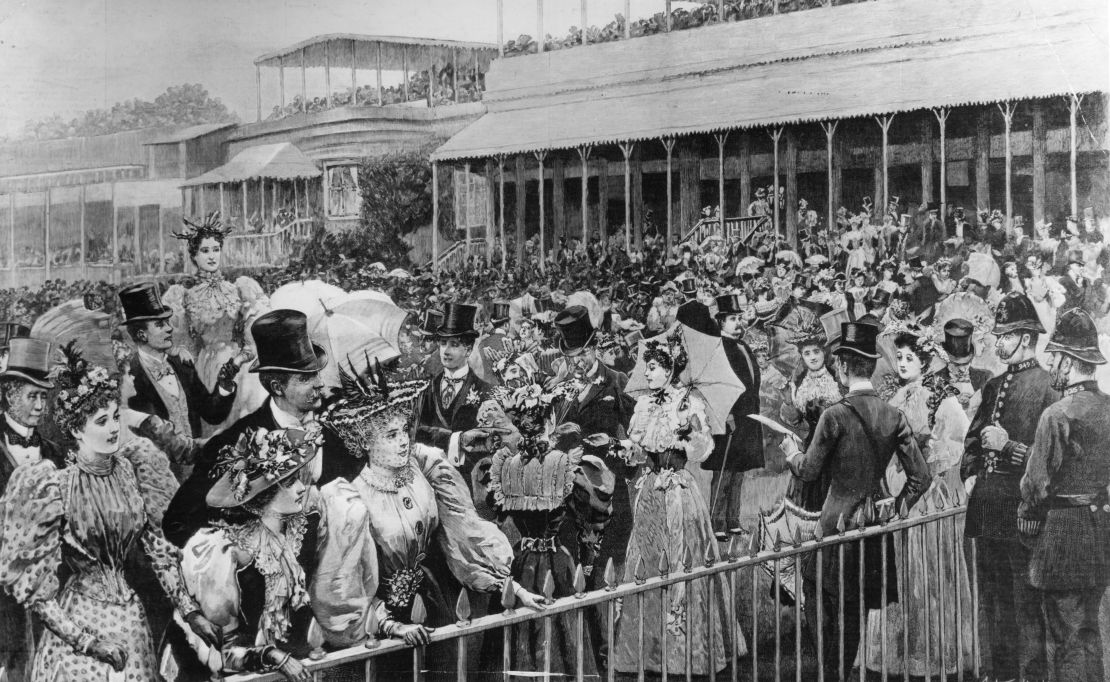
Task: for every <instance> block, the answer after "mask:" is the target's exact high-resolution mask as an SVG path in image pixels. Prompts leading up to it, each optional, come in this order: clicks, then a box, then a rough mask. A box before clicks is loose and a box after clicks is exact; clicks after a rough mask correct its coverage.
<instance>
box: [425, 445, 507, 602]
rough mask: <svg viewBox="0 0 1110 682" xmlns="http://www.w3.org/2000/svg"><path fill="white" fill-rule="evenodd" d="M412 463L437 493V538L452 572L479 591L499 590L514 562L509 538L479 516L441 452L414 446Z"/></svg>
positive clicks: (463, 485)
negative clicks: (418, 468) (438, 526)
mask: <svg viewBox="0 0 1110 682" xmlns="http://www.w3.org/2000/svg"><path fill="white" fill-rule="evenodd" d="M413 461H414V462H415V463H416V465H417V466H418V467H420V469H421V471H422V472H423V473H424V476H425V477H427V479H428V482H429V483H430V484H431V486H432V489H433V490H434V491H435V495H436V507H437V509H438V510H439V521H440V525H441V528H440V532H439V533H437V538H438V541H439V543H440V545H441V546H442V547H443V550H444V552H443V553H444V555H445V556H446V557H447V565H448V568H450V569H451V573H452V574H453V575H454V576H455V577H456V578H458V580H459V582H461V583H462V584H463V585H465V586H466V587H468V588H470V589H472V590H474V591H476V592H493V591H496V590H498V589H500V588H501V585H502V583H503V582H504V581H505V578H507V577H509V566H510V564H511V563H512V560H513V550H512V546H511V545H510V544H509V540H508V538H506V537H505V534H504V533H502V532H501V530H500V529H499V528H498V527H497V526H496V525H494V524H493V523H490V522H489V521H486V520H484V519H482V518H481V517H479V516H478V512H477V511H476V510H475V509H474V501H473V500H472V499H471V496H470V491H469V490H468V489H467V487H466V482H465V481H464V480H463V478H462V476H461V475H459V472H458V470H457V469H455V467H453V466H451V465H450V464H448V463H447V460H446V459H445V458H444V456H443V451H442V450H439V449H437V448H430V447H427V446H425V445H414V446H413Z"/></svg>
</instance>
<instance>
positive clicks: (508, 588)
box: [501, 578, 516, 613]
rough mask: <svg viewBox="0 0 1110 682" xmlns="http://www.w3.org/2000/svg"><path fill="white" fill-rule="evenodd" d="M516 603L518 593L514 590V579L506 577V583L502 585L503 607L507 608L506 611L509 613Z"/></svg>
mask: <svg viewBox="0 0 1110 682" xmlns="http://www.w3.org/2000/svg"><path fill="white" fill-rule="evenodd" d="M515 605H516V593H514V592H513V579H512V578H506V579H505V583H504V584H503V585H502V586H501V608H503V609H505V612H506V613H508V612H509V611H512V610H513V606H515Z"/></svg>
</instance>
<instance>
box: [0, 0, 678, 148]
mask: <svg viewBox="0 0 1110 682" xmlns="http://www.w3.org/2000/svg"><path fill="white" fill-rule="evenodd" d="M579 1H580V0H545V2H544V3H543V4H544V26H545V30H546V32H547V33H549V34H551V35H553V36H562V35H565V34H566V30H567V29H568V28H569V27H570V26H576V25H578V24H579V23H580V15H579V12H580V5H579ZM631 2H632V12H631V15H632V17H633V18H640V17H645V16H650V15H651V14H653V13H655V12H658V11H662V9H663V6H664V0H631ZM681 4H685V3H676V6H679V5H681ZM504 5H505V38H506V40H508V39H510V38H513V37H515V36H517V35H519V34H521V33H527V34H529V35H533V36H534V35H535V34H536V25H537V22H536V0H504ZM623 9H624V0H589V4H588V15H587V16H588V20H589V23H590V24H592V25H603V24H605V23H608V22H609V21H611V20H612V18H613V16H614V15H615V14H617V13H620V12H623ZM324 33H365V34H375V33H376V34H386V35H399V36H414V37H415V36H420V37H435V38H451V39H457V40H472V41H485V42H491V43H492V42H494V41H495V40H496V36H497V0H400V1H399V2H398V1H396V0H395V1H393V2H385V1H384V0H362V1H356V0H330V1H328V2H314V1H310V0H177V1H176V2H172V1H169V0H0V92H3V93H4V99H5V103H4V106H3V107H0V136H4V135H16V134H18V133H19V132H20V131H21V130H22V129H23V125H24V123H25V122H26V121H28V120H35V119H40V118H44V117H46V116H49V115H51V114H54V113H57V114H61V115H62V116H63V117H65V118H66V119H67V120H68V119H69V118H72V117H74V116H76V115H78V114H79V113H80V112H82V111H85V110H88V109H96V108H103V107H108V106H111V105H112V104H114V103H115V102H118V101H121V100H127V99H132V98H140V99H147V100H150V99H153V98H154V97H156V96H157V95H158V94H159V93H161V92H163V91H164V90H165V89H166V88H167V87H168V86H171V85H179V84H181V83H200V84H202V85H204V86H205V87H206V88H208V91H209V94H210V95H212V96H213V97H218V98H219V99H221V100H222V101H223V102H224V103H225V104H226V105H228V107H229V108H230V109H232V110H233V111H235V112H236V113H238V114H239V116H240V117H241V118H242V120H244V121H252V120H254V114H255V100H256V87H255V70H254V65H253V61H254V59H255V57H257V56H259V55H261V54H264V53H266V52H270V51H273V50H277V49H280V48H283V47H286V46H289V45H292V44H294V43H297V42H299V41H301V40H304V39H306V38H310V37H312V36H315V35H320V34H324ZM287 78H288V75H287ZM309 87H310V88H311V87H312V84H311V82H310V86H309ZM263 90H264V93H263V97H264V98H265V97H266V96H267V95H268V94H270V93H272V92H276V91H277V76H276V75H270V74H266V73H264V74H263ZM321 94H322V93H321ZM274 97H275V99H276V95H274ZM272 103H276V101H275V102H272ZM267 108H268V107H267Z"/></svg>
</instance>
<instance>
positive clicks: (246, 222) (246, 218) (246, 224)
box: [200, 180, 250, 232]
mask: <svg viewBox="0 0 1110 682" xmlns="http://www.w3.org/2000/svg"><path fill="white" fill-rule="evenodd" d="M242 184H243V232H247V231H248V230H250V220H249V216H248V215H247V181H246V180H244V181H243V183H242ZM202 191H203V190H202ZM200 212H201V214H202V215H203V214H204V207H203V205H202V206H201V210H200Z"/></svg>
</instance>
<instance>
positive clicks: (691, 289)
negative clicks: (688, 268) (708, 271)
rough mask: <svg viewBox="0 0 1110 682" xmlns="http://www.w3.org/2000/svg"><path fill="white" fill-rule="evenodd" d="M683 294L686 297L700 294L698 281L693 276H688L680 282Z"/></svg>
mask: <svg viewBox="0 0 1110 682" xmlns="http://www.w3.org/2000/svg"><path fill="white" fill-rule="evenodd" d="M678 286H679V289H680V290H681V291H682V295H683V296H685V297H686V298H693V297H694V296H697V295H698V282H697V280H695V279H694V278H693V277H687V278H686V279H684V280H682V281H681V282H679V283H678Z"/></svg>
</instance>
